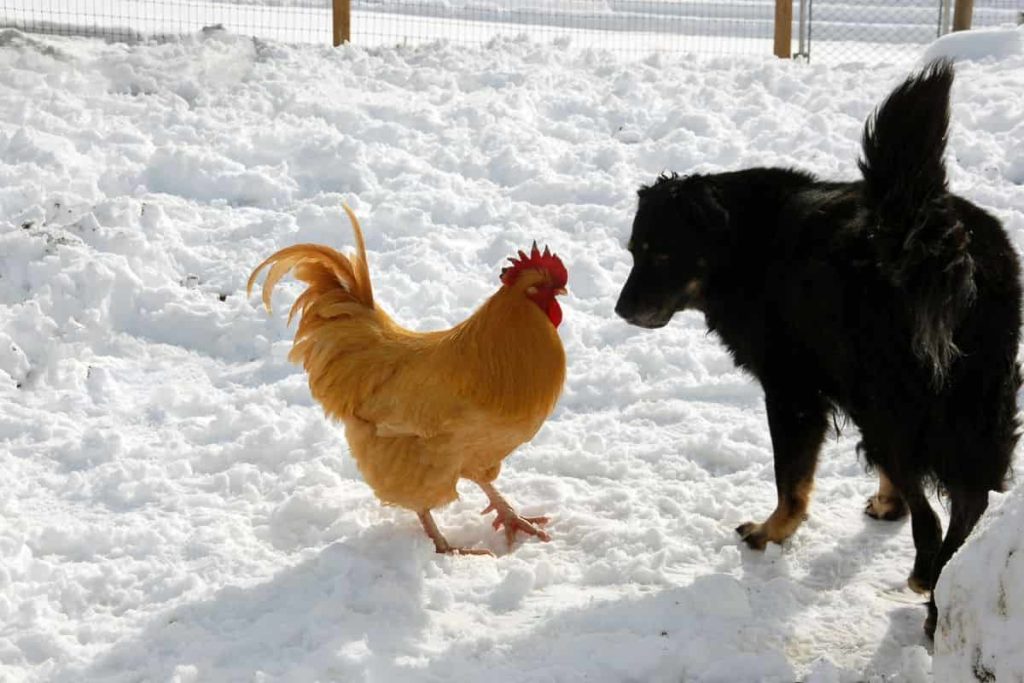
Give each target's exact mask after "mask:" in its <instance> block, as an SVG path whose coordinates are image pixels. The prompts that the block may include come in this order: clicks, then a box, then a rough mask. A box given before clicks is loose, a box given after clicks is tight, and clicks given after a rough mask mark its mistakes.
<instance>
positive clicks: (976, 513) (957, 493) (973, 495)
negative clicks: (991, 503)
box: [924, 488, 988, 638]
mask: <svg viewBox="0 0 1024 683" xmlns="http://www.w3.org/2000/svg"><path fill="white" fill-rule="evenodd" d="M949 497H950V502H951V504H950V514H949V529H948V530H947V531H946V538H945V540H943V541H942V547H941V548H940V549H939V553H938V556H937V557H936V558H935V563H934V565H933V567H932V574H933V576H934V578H935V581H938V579H939V574H940V573H941V572H942V568H943V567H945V566H946V563H947V562H949V558H951V557H953V553H955V552H956V551H957V550H959V549H960V546H961V545H963V543H964V541H965V540H966V539H967V536H968V534H970V533H971V530H972V529H973V528H974V525H975V524H977V523H978V519H979V518H980V517H981V515H982V514H983V513H984V512H985V508H987V507H988V491H986V490H965V489H961V488H951V489H950V490H949ZM937 616H938V610H937V609H936V607H935V595H934V594H933V595H932V598H931V600H929V602H928V618H927V619H926V620H925V622H924V630H925V633H927V634H928V637H929V638H934V637H935V625H936V621H937Z"/></svg>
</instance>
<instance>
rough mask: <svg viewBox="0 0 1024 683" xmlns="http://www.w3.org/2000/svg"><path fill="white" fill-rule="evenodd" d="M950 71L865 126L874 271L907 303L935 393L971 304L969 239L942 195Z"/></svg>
mask: <svg viewBox="0 0 1024 683" xmlns="http://www.w3.org/2000/svg"><path fill="white" fill-rule="evenodd" d="M952 85H953V65H952V64H951V63H950V62H949V61H946V60H938V61H935V62H932V63H931V64H930V65H929V66H928V67H927V68H925V70H924V71H922V72H921V73H919V74H916V75H914V76H911V77H910V78H908V79H907V80H906V81H904V82H903V84H902V85H900V86H899V87H898V88H896V90H894V91H893V92H892V94H890V95H889V97H888V98H887V99H886V100H885V102H883V103H882V106H881V107H879V108H878V110H877V111H876V112H875V114H874V116H872V117H871V118H870V119H869V120H868V122H867V124H866V125H865V127H864V158H863V160H861V161H860V162H859V165H860V170H861V172H862V173H863V174H864V193H865V197H866V200H867V205H868V207H869V211H870V213H871V215H870V216H869V217H868V230H869V233H870V235H871V237H872V238H873V241H874V243H875V245H876V247H877V250H878V251H877V255H878V262H879V267H880V268H881V269H882V271H883V273H884V274H885V276H886V277H887V278H888V279H889V280H890V281H891V282H892V284H893V285H894V286H896V287H897V288H898V289H899V290H900V291H901V293H902V295H903V297H904V298H905V299H906V304H907V306H908V308H909V312H910V315H911V319H912V325H913V346H914V353H915V355H917V356H918V357H919V358H920V359H921V360H922V362H924V363H925V364H926V365H927V366H928V367H929V369H930V371H931V373H932V376H933V379H934V380H935V384H936V386H941V385H942V383H943V381H944V379H945V376H946V372H947V371H948V370H949V366H950V363H952V361H953V359H954V358H955V357H956V356H957V354H958V350H957V348H956V345H955V344H954V342H953V333H954V331H955V328H956V325H957V323H958V322H959V320H960V319H961V318H962V316H963V315H964V313H965V311H966V310H967V308H968V307H970V305H971V303H972V302H973V300H974V296H975V285H974V261H973V260H972V259H971V256H970V254H969V252H968V242H969V240H970V236H969V234H968V232H967V230H966V228H965V227H964V225H963V224H962V223H961V222H960V221H959V220H958V218H957V216H956V212H955V211H954V209H953V205H952V198H951V196H950V195H949V192H948V191H947V189H946V166H945V163H944V162H943V154H944V153H945V150H946V135H947V131H948V129H949V91H950V88H951V87H952Z"/></svg>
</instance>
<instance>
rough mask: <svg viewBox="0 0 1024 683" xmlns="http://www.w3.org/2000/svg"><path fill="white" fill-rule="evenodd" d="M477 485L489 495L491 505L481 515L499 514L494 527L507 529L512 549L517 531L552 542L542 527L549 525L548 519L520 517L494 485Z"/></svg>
mask: <svg viewBox="0 0 1024 683" xmlns="http://www.w3.org/2000/svg"><path fill="white" fill-rule="evenodd" d="M476 485H477V486H479V487H480V488H482V489H483V490H484V493H486V494H487V498H488V500H490V501H491V504H490V505H488V506H487V509H485V510H484V511H483V512H481V513H480V514H482V515H486V514H487V513H488V512H497V513H498V516H497V517H496V518H495V520H494V523H493V526H494V528H495V529H500V528H501V527H502V526H504V527H505V538H506V539H508V545H509V547H510V548H511V547H512V541H514V540H515V538H516V531H522V532H524V533H527V534H529V535H531V536H536V537H537V538H539V539H540V540H542V541H550V540H551V536H550V535H549V534H548V532H546V531H544V530H543V529H541V527H542V526H543V525H545V524H547V523H548V518H547V517H520V516H519V513H517V512H516V511H515V509H514V508H513V507H512V505H511V504H510V503H509V502H508V501H507V500H505V497H504V496H502V495H501V494H500V493H498V489H496V488H494V486H493V485H492V484H490V483H489V482H488V483H481V482H476Z"/></svg>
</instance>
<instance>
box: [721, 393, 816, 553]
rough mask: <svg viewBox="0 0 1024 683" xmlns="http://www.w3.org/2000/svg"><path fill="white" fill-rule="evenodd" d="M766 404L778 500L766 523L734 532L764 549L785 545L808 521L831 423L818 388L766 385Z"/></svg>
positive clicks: (752, 546) (737, 528)
mask: <svg viewBox="0 0 1024 683" xmlns="http://www.w3.org/2000/svg"><path fill="white" fill-rule="evenodd" d="M765 404H766V407H767V409H768V429H769V431H770V432H771V435H772V451H773V456H774V461H775V486H776V489H777V491H778V504H777V505H776V506H775V510H774V512H772V514H771V515H770V516H769V517H768V519H766V520H765V521H764V522H763V523H761V524H757V523H755V522H747V523H745V524H741V525H739V526H738V527H736V532H737V533H738V534H739V535H740V536H741V537H742V538H743V540H744V541H745V542H746V543H747V545H748V546H750V547H751V548H754V549H755V550H764V547H765V546H766V545H767V544H768V542H769V541H772V542H774V543H782V542H783V541H784V540H786V539H787V538H789V537H790V536H792V535H793V532H794V531H796V530H797V527H799V526H800V524H801V523H802V522H803V521H804V517H805V516H806V514H807V504H808V502H809V501H810V497H811V488H812V487H813V485H814V468H815V466H816V465H817V463H818V451H819V450H820V449H821V442H822V440H823V439H824V438H825V430H826V428H827V426H828V419H827V417H828V404H827V403H826V402H825V400H824V399H823V398H821V396H820V395H819V394H817V392H806V393H803V394H794V393H793V392H792V391H784V392H774V391H771V390H769V389H768V387H765Z"/></svg>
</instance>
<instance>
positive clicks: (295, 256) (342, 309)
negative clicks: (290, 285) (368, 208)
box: [246, 204, 374, 323]
mask: <svg viewBox="0 0 1024 683" xmlns="http://www.w3.org/2000/svg"><path fill="white" fill-rule="evenodd" d="M342 206H343V207H344V209H345V213H347V214H348V218H349V221H351V223H352V231H353V232H354V233H355V237H356V253H355V254H353V255H350V256H346V255H344V254H341V253H339V252H337V251H335V250H334V249H331V248H330V247H325V246H323V245H320V244H296V245H294V246H291V247H285V248H284V249H281V250H280V251H277V252H275V253H273V254H271V255H270V256H269V257H268V258H267V259H266V260H265V261H264V262H263V263H261V264H259V265H258V266H256V269H255V270H254V271H252V275H250V276H249V281H248V283H246V292H247V293H248V294H252V288H253V285H254V284H255V283H256V278H257V277H259V274H260V272H262V271H263V269H264V268H266V267H268V266H269V267H270V271H269V272H268V273H267V279H266V280H265V281H264V282H263V305H264V306H265V307H266V309H267V311H270V295H271V294H272V293H273V291H274V286H275V285H277V283H278V281H280V280H281V278H282V277H284V276H285V275H287V274H288V272H289V271H293V272H294V275H295V278H296V279H298V280H301V281H302V282H305V283H306V284H307V285H308V286H307V287H306V291H304V292H303V293H302V294H301V295H300V296H299V298H297V299H296V300H295V303H294V304H292V308H291V311H289V313H288V322H289V323H291V321H292V318H293V317H294V316H295V314H296V313H301V314H302V318H303V319H307V318H309V317H311V316H313V317H316V318H319V319H330V318H336V317H339V316H344V315H350V314H352V313H354V312H355V311H356V310H357V309H362V308H369V309H373V307H374V305H373V285H372V284H371V283H370V269H369V266H368V265H367V262H366V244H365V243H364V241H363V231H362V230H361V229H360V227H359V219H358V218H356V215H355V213H353V212H352V209H350V208H349V207H348V205H347V204H343V205H342Z"/></svg>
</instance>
